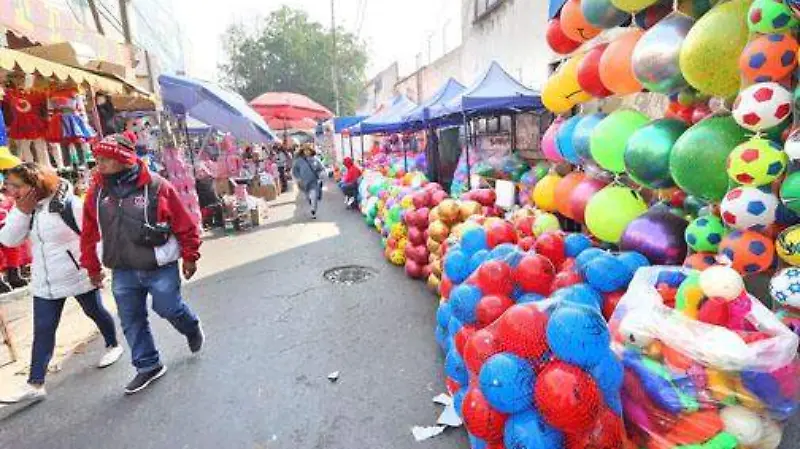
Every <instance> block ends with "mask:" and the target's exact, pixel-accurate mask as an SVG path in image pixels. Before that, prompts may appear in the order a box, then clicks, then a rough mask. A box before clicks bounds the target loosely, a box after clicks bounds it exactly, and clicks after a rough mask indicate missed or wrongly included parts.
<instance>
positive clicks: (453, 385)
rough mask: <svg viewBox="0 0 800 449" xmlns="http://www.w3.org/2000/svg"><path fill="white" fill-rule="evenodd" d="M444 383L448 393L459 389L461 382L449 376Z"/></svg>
mask: <svg viewBox="0 0 800 449" xmlns="http://www.w3.org/2000/svg"><path fill="white" fill-rule="evenodd" d="M444 384H445V386H447V392H448V393H450V395H454V394H456V392H458V390H460V389H461V384H460V383H458V382H456V381H455V379H453V378H451V377H448V378H446V379H445V380H444Z"/></svg>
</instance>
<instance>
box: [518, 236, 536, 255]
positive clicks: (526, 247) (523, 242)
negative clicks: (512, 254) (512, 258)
mask: <svg viewBox="0 0 800 449" xmlns="http://www.w3.org/2000/svg"><path fill="white" fill-rule="evenodd" d="M517 246H519V249H521V250H523V251H526V252H527V251H530V250H532V249H533V247H534V246H536V239H535V238H534V237H522V238H521V239H519V242H517Z"/></svg>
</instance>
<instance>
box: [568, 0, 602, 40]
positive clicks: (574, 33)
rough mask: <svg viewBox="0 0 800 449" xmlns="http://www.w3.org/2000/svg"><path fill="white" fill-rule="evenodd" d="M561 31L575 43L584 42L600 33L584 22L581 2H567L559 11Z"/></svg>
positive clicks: (587, 22) (570, 0)
mask: <svg viewBox="0 0 800 449" xmlns="http://www.w3.org/2000/svg"><path fill="white" fill-rule="evenodd" d="M561 29H562V30H563V31H564V34H566V35H567V37H568V38H570V39H572V40H573V41H575V42H586V41H588V40H590V39H592V38H593V37H595V36H597V35H598V34H600V31H602V30H600V28H596V27H595V26H594V25H592V24H590V23H589V21H587V20H586V17H584V15H583V11H582V10H581V0H569V1H567V3H566V4H565V5H564V8H562V9H561Z"/></svg>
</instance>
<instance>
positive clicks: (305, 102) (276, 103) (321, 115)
mask: <svg viewBox="0 0 800 449" xmlns="http://www.w3.org/2000/svg"><path fill="white" fill-rule="evenodd" d="M250 106H252V107H253V109H255V110H256V112H258V113H259V114H261V116H262V117H264V119H266V120H270V119H281V120H287V121H288V120H300V119H306V118H308V119H313V120H327V119H329V118H331V117H333V113H332V112H331V111H330V110H328V108H326V107H325V106H322V105H321V104H319V103H317V102H316V101H314V100H312V99H310V98H308V97H306V96H305V95H300V94H295V93H291V92H267V93H265V94H262V95H260V96H259V97H257V98H256V99H254V100H253V101H251V102H250Z"/></svg>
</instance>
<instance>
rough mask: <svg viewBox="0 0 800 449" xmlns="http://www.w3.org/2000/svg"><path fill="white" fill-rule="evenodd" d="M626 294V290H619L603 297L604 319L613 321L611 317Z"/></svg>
mask: <svg viewBox="0 0 800 449" xmlns="http://www.w3.org/2000/svg"><path fill="white" fill-rule="evenodd" d="M624 294H625V290H617V291H615V292H611V293H606V294H605V295H603V317H604V318H605V319H606V321H608V320H610V319H611V315H613V314H614V310H616V309H617V304H619V301H620V300H621V299H622V296H623V295H624Z"/></svg>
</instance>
